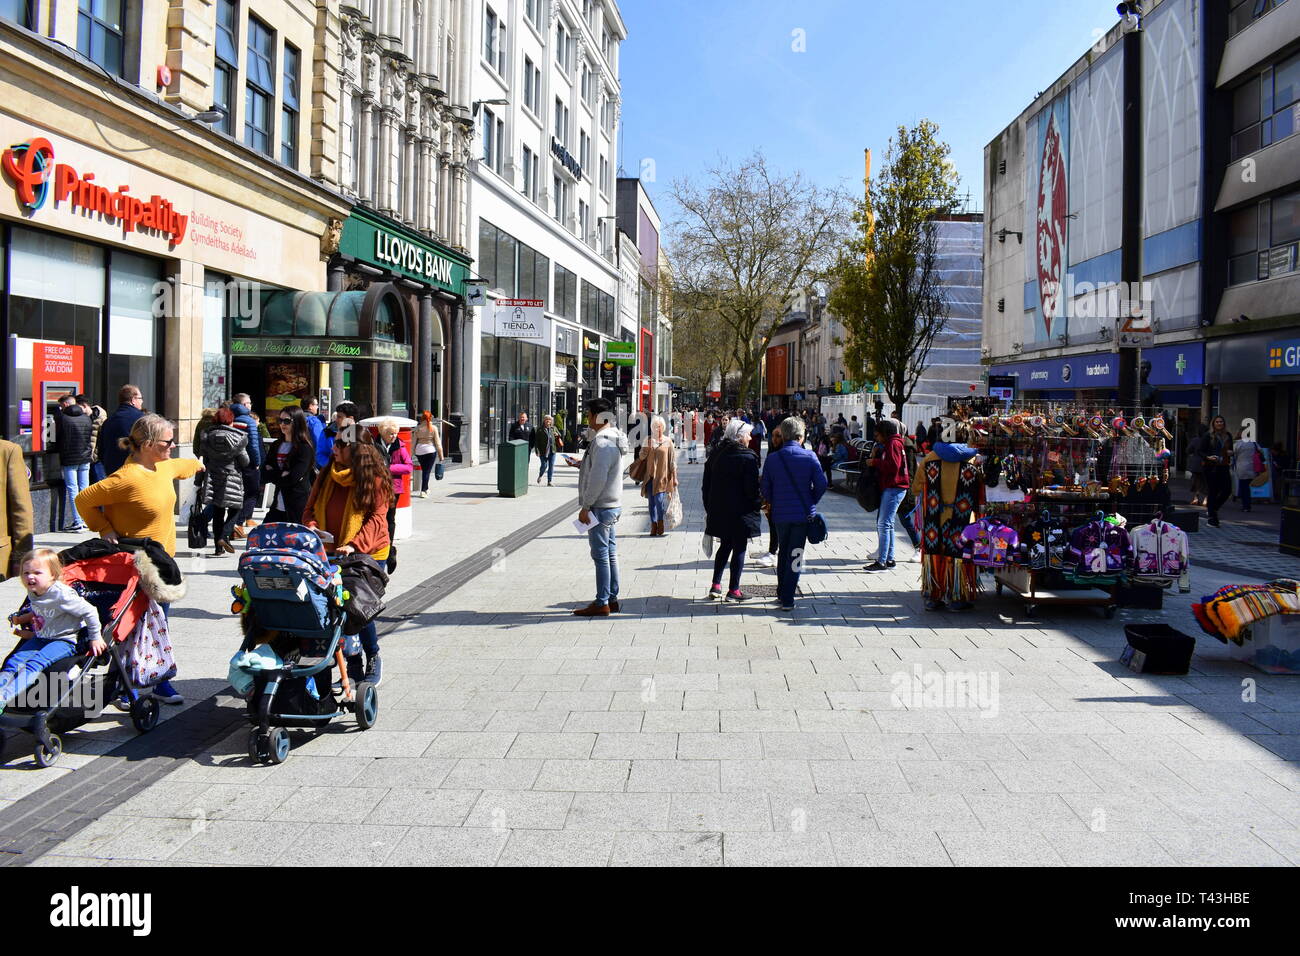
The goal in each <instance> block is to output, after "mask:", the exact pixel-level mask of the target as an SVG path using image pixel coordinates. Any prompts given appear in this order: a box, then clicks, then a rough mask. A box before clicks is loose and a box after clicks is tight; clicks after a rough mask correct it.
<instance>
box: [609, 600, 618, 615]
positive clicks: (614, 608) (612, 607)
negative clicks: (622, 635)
mask: <svg viewBox="0 0 1300 956" xmlns="http://www.w3.org/2000/svg"><path fill="white" fill-rule="evenodd" d="M618 608H619V604H618V602H617V601H614V600H611V601H610V602H609V613H610V614H617V613H618Z"/></svg>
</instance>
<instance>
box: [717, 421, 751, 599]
mask: <svg viewBox="0 0 1300 956" xmlns="http://www.w3.org/2000/svg"><path fill="white" fill-rule="evenodd" d="M750 431H751V427H750V425H749V423H748V422H745V421H742V420H741V419H739V418H733V419H732V420H731V421H730V422H728V423H727V431H726V434H725V435H724V436H723V438H722V440H721V441H720V442H719V443H718V446H717V448H715V449H714V451H713V453H712V454H710V455H709V457H708V459H707V460H706V461H705V462H704V516H705V517H704V533H705V534H707V535H712V536H713V537H714V538H716V539H717V542H718V550H717V552H716V553H715V554H714V556H713V586H712V587H710V588H709V600H713V599H714V598H717V597H719V596H720V595H721V594H722V569H723V568H725V567H726V566H727V561H728V559H730V561H731V580H730V582H729V584H728V588H727V597H726V600H728V601H735V602H739V601H743V600H745V595H744V594H742V593H741V590H740V575H741V572H742V571H744V570H745V547H746V545H747V544H748V543H749V539H750V538H756V537H758V535H759V529H760V526H761V525H760V522H761V520H762V519H761V508H762V500H761V496H760V495H759V490H758V456H757V455H756V454H754V452H753V451H751V450H750V448H749V436H750Z"/></svg>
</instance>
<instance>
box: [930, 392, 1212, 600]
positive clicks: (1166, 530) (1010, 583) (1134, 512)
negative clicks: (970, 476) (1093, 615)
mask: <svg viewBox="0 0 1300 956" xmlns="http://www.w3.org/2000/svg"><path fill="white" fill-rule="evenodd" d="M972 411H975V410H974V409H969V408H966V407H963V406H958V407H957V408H955V409H954V412H953V413H954V416H955V417H957V418H964V419H965V420H966V421H967V422H968V423H969V424H970V425H971V426H972V428H973V431H974V436H975V438H974V444H975V446H976V447H977V448H978V449H979V451H980V455H981V459H980V460H981V467H982V468H983V472H984V485H985V488H984V495H983V499H984V500H983V502H982V504H981V506H980V509H979V512H978V513H977V514H976V515H975V516H974V518H973V520H972V522H971V524H970V525H969V526H968V527H967V528H966V529H965V531H964V532H963V534H962V537H963V539H964V540H965V541H966V553H965V559H966V560H968V561H970V562H971V563H972V564H973V565H975V566H976V567H977V568H979V569H980V571H981V572H983V573H986V574H991V575H992V576H993V580H994V586H995V588H996V591H997V593H998V594H1002V593H1003V592H1004V590H1005V591H1010V592H1011V593H1012V594H1014V595H1015V596H1017V597H1018V598H1020V599H1021V600H1022V601H1023V602H1024V605H1025V611H1026V613H1027V614H1033V613H1034V612H1035V611H1036V610H1037V608H1038V607H1040V606H1048V605H1073V606H1093V607H1098V608H1101V609H1102V610H1103V612H1104V613H1105V614H1106V616H1107V617H1111V616H1113V615H1114V613H1115V610H1116V608H1117V607H1118V606H1119V597H1120V595H1125V596H1126V597H1127V596H1130V595H1132V594H1135V593H1136V594H1141V595H1144V598H1143V599H1144V600H1147V601H1152V600H1154V601H1155V602H1156V603H1154V605H1152V604H1148V605H1146V606H1155V607H1159V600H1160V594H1161V593H1162V590H1163V589H1166V588H1169V587H1172V586H1174V584H1175V583H1177V585H1178V587H1179V588H1180V589H1181V590H1183V591H1188V590H1190V584H1189V581H1188V575H1187V570H1188V546H1187V536H1186V534H1185V533H1184V532H1183V531H1182V529H1180V528H1178V527H1177V526H1175V525H1174V524H1173V523H1172V522H1171V521H1170V520H1169V519H1170V518H1172V517H1174V509H1173V506H1172V503H1171V499H1170V494H1169V460H1170V458H1171V452H1170V449H1169V447H1168V446H1169V442H1171V441H1172V439H1173V436H1172V435H1171V434H1170V432H1169V431H1168V430H1167V428H1166V423H1165V421H1164V419H1163V417H1160V416H1158V415H1157V416H1154V417H1151V418H1149V419H1148V418H1146V417H1144V416H1143V415H1142V414H1141V413H1140V412H1139V413H1132V412H1131V411H1130V410H1126V409H1121V408H1116V407H1114V406H1107V407H1104V408H1103V407H1087V406H1082V405H1042V406H1030V407H1014V408H1004V409H1002V410H1001V411H999V412H993V411H992V410H989V409H979V411H985V412H986V414H982V415H976V414H970V413H971V412H972Z"/></svg>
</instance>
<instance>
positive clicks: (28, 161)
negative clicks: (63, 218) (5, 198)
mask: <svg viewBox="0 0 1300 956" xmlns="http://www.w3.org/2000/svg"><path fill="white" fill-rule="evenodd" d="M0 166H3V167H4V171H5V175H6V176H8V177H9V179H10V180H11V181H12V182H13V184H14V189H15V191H16V192H17V193H18V200H19V201H20V202H21V203H22V204H23V205H24V206H26V207H27V208H28V209H40V208H41V207H42V206H44V205H45V199H46V197H47V196H49V194H50V174H51V173H52V172H53V170H54V147H53V146H51V145H50V141H49V140H48V139H41V138H37V139H33V140H31V141H30V142H27V143H17V144H15V145H13V146H10V147H9V148H8V149H6V150H5V151H4V155H3V156H0Z"/></svg>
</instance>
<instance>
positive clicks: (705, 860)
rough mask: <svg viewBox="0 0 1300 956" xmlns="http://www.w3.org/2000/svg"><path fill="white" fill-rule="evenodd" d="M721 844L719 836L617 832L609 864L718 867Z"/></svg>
mask: <svg viewBox="0 0 1300 956" xmlns="http://www.w3.org/2000/svg"><path fill="white" fill-rule="evenodd" d="M722 841H723V835H722V834H721V833H691V832H679V831H673V832H666V833H651V832H643V833H642V832H625V833H619V834H618V835H617V837H616V838H615V840H614V851H613V855H612V856H611V858H610V865H611V866H655V867H660V866H722Z"/></svg>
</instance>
